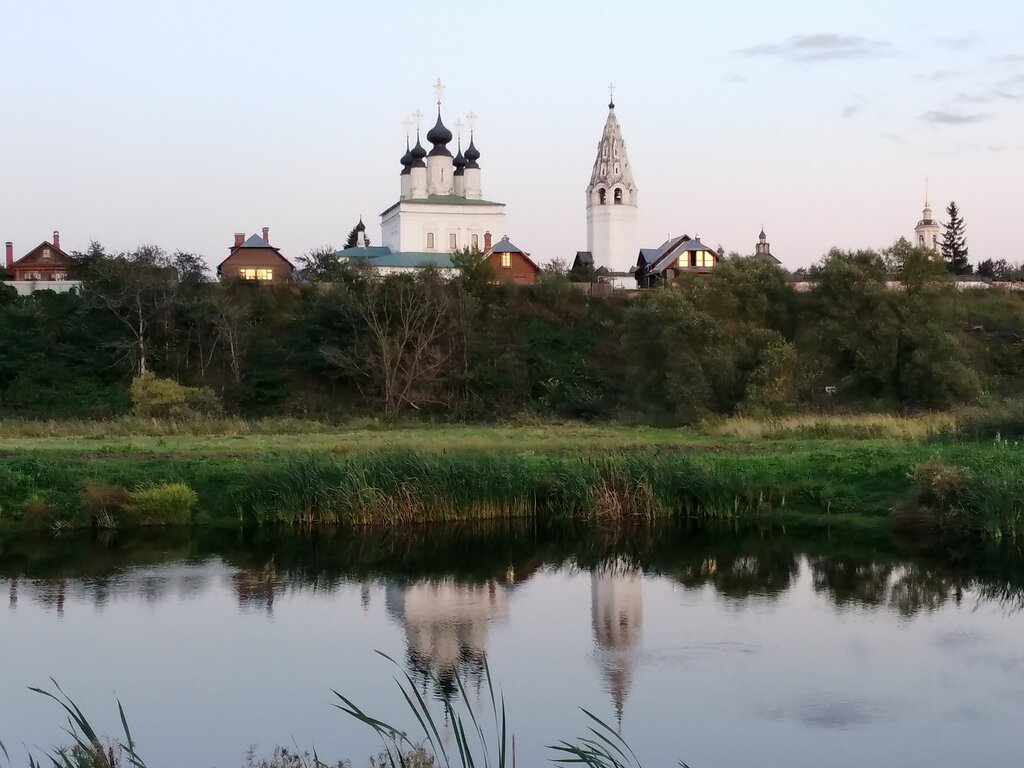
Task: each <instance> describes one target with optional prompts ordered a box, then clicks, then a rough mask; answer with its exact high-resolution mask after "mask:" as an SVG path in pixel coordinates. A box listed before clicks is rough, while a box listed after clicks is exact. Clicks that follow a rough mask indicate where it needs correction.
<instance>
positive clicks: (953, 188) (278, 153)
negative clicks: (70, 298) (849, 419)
mask: <svg viewBox="0 0 1024 768" xmlns="http://www.w3.org/2000/svg"><path fill="white" fill-rule="evenodd" d="M0 29H2V30H3V45H2V47H0V57H2V68H0V94H2V98H3V110H4V115H3V121H2V123H0V137H2V139H0V169H2V175H3V176H2V178H3V180H2V183H0V240H11V241H14V243H15V252H16V255H17V256H20V255H22V254H23V253H25V252H27V251H28V250H29V249H30V248H32V247H34V246H35V245H36V244H38V243H39V242H40V241H42V240H44V239H48V238H49V236H50V233H51V232H52V231H53V230H54V229H58V230H60V231H61V235H62V246H63V247H64V248H65V250H84V249H85V248H87V247H88V245H89V242H90V241H91V240H97V241H99V242H101V243H102V244H103V245H104V246H106V248H107V249H108V251H122V250H130V249H133V248H135V247H137V246H138V245H141V244H150V243H152V244H157V245H160V246H162V247H163V248H165V249H167V250H168V251H174V250H179V249H180V250H184V251H190V252H194V253H199V254H202V255H204V256H205V257H206V258H207V259H208V260H209V261H210V262H211V263H212V264H215V263H216V262H217V261H219V260H221V259H222V258H223V257H224V256H226V255H227V253H228V248H229V246H230V245H231V243H232V241H233V237H232V235H233V233H234V232H241V231H245V232H247V233H249V234H251V233H253V232H258V231H259V230H260V229H261V228H262V227H265V226H266V227H269V228H270V239H271V241H272V243H273V244H274V245H277V246H278V247H280V248H281V249H282V252H283V253H284V255H286V256H288V257H291V258H293V259H294V258H295V257H297V256H300V255H301V254H303V253H305V252H307V251H309V250H311V249H314V248H318V247H321V246H323V245H328V244H331V245H335V246H338V247H340V246H341V245H342V244H343V243H344V240H345V238H346V236H347V234H348V232H349V230H350V229H351V227H352V226H353V225H354V224H355V222H356V220H357V219H358V217H359V216H360V214H361V215H362V216H363V217H364V220H365V222H366V224H367V228H368V233H369V235H370V238H371V241H373V242H375V243H379V242H380V228H379V213H380V212H381V211H383V210H384V209H385V208H387V207H388V206H390V205H391V204H392V203H394V202H395V201H396V200H397V199H398V192H399V178H398V174H399V171H400V170H401V167H400V166H399V163H398V161H399V158H400V157H401V155H402V154H403V152H404V149H405V145H404V128H403V126H402V121H403V120H404V119H405V118H406V117H407V116H408V115H410V114H411V113H413V112H414V111H415V110H417V109H420V110H422V111H423V112H425V113H428V114H431V113H432V111H433V109H434V106H433V101H434V96H433V90H432V85H433V83H434V81H435V80H436V79H437V78H438V77H440V78H441V79H442V81H443V82H444V83H445V85H446V89H445V93H444V105H443V110H444V117H445V120H446V122H447V123H448V125H449V127H451V125H452V124H453V123H454V122H455V120H456V119H458V118H459V117H461V116H463V115H465V114H466V113H468V112H469V111H471V110H472V111H473V112H475V113H476V114H477V115H478V121H477V124H476V125H477V131H476V139H477V146H478V147H479V149H480V151H481V159H480V165H481V167H482V183H483V192H484V197H485V198H487V199H491V200H497V201H501V202H504V203H506V204H507V206H508V207H507V217H506V219H507V221H506V223H507V226H508V232H507V233H506V234H508V235H509V236H510V238H511V239H512V241H513V242H514V243H516V244H517V245H518V246H520V247H521V248H523V249H524V250H526V251H528V252H530V253H532V254H533V255H534V257H536V258H537V259H538V260H539V261H541V262H546V261H549V260H551V259H555V258H561V259H566V260H571V259H572V257H573V255H574V254H575V252H576V251H577V250H583V249H584V248H585V247H586V211H585V189H586V186H587V183H588V181H589V178H590V172H591V168H592V166H593V162H594V156H595V152H596V149H597V143H598V140H599V138H600V136H601V130H602V127H603V125H604V121H605V118H606V115H607V102H608V88H607V86H608V84H609V83H614V84H615V86H616V89H615V102H616V113H617V116H618V119H619V122H620V124H621V126H622V131H623V136H624V138H625V141H626V145H627V150H628V153H629V158H630V163H631V165H632V168H633V175H634V178H635V180H636V184H637V186H638V188H639V232H640V238H641V243H640V245H641V246H644V247H653V246H656V245H658V244H659V243H661V242H662V241H663V240H664V239H665V237H666V236H667V235H668V234H669V233H674V234H681V233H684V232H686V233H689V234H691V235H694V234H699V235H700V237H701V238H702V239H703V240H704V241H705V242H707V243H709V244H712V245H714V246H717V245H722V246H723V247H724V248H725V249H726V250H727V251H738V252H740V253H744V254H746V253H750V252H752V251H753V246H754V243H755V241H756V238H757V233H758V231H759V230H760V228H761V226H762V225H763V226H764V228H765V231H766V232H767V234H768V236H769V241H770V242H771V243H772V252H773V253H774V254H775V255H776V256H778V257H779V258H780V259H781V260H782V261H783V263H784V264H785V265H786V266H787V267H791V268H795V267H800V266H806V265H809V264H812V263H814V262H815V261H817V260H818V259H819V258H820V257H821V256H822V255H823V254H824V253H825V252H827V251H828V249H829V248H831V247H833V246H837V247H840V248H844V249H846V248H849V249H852V248H879V247H884V246H886V245H890V244H892V242H893V241H894V240H895V239H896V238H898V237H900V236H907V237H910V236H911V235H912V234H913V227H914V225H915V224H916V222H917V220H918V219H919V218H920V215H921V208H922V204H923V198H924V192H925V179H926V178H927V179H928V180H929V182H928V183H929V188H930V196H931V201H932V206H933V208H934V209H935V211H936V214H939V213H940V212H941V211H942V209H944V208H945V206H946V205H947V204H948V202H949V201H950V200H954V199H955V200H956V201H957V203H958V205H959V207H960V209H961V212H962V214H963V216H964V219H965V221H966V224H967V236H968V245H969V247H970V254H971V258H972V260H974V261H976V262H977V261H980V260H982V259H985V258H996V259H998V258H1006V259H1009V260H1011V261H1013V260H1019V259H1021V258H1024V254H1021V247H1020V244H1019V242H1018V241H1016V237H1018V236H1019V232H1020V231H1021V228H1020V225H1019V222H1018V219H1019V217H1020V213H1021V211H1020V208H1021V204H1022V188H1024V186H1022V179H1024V42H1022V38H1021V36H1020V30H1021V29H1024V3H1021V2H1012V1H1011V0H995V1H994V0H975V1H974V2H971V3H964V2H962V0H960V1H959V2H948V1H947V0H935V1H934V2H929V3H921V2H917V0H900V1H899V2H894V1H893V0H888V1H887V2H876V0H862V2H859V3H843V4H839V3H822V2H820V0H778V1H777V2H774V3H766V2H763V3H755V2H751V1H750V0H748V1H747V2H736V1H734V0H719V2H716V3H709V2H701V3H695V2H684V1H683V0H675V1H674V2H669V1H668V0H664V1H662V2H652V1H647V0H632V2H622V1H621V0H620V1H619V2H605V1H604V0H558V2H553V1H552V0H518V2H515V3H508V2H500V3H499V2H490V1H489V0H476V2H450V3H447V4H439V3H415V4H413V3H406V2H392V3H364V2H351V1H349V0H333V1H330V2H328V1H327V0H291V1H290V2H284V1H283V0H280V1H277V2H271V1H270V0H244V1H243V0H176V1H175V2H164V0H148V2H138V1H137V0H131V1H129V0H90V2H88V3H82V2H80V0H47V2H34V3H15V2H14V1H13V0H0ZM425 127H429V126H425ZM940 218H942V217H941V216H940Z"/></svg>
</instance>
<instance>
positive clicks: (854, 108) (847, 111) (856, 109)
mask: <svg viewBox="0 0 1024 768" xmlns="http://www.w3.org/2000/svg"><path fill="white" fill-rule="evenodd" d="M863 111H864V105H863V104H851V105H850V106H848V107H845V108H844V109H843V111H842V112H840V113H839V116H840V117H841V118H843V119H844V120H849V119H850V118H851V117H856V116H857V115H859V114H860V113H861V112H863Z"/></svg>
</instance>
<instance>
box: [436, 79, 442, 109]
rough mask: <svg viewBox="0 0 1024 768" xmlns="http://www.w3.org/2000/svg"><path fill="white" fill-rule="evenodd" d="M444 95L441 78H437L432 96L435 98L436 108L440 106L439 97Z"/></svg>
mask: <svg viewBox="0 0 1024 768" xmlns="http://www.w3.org/2000/svg"><path fill="white" fill-rule="evenodd" d="M443 94H444V84H443V83H442V82H441V78H440V77H439V78H437V82H436V83H434V95H435V96H437V106H439V107H440V106H441V96H442V95H443Z"/></svg>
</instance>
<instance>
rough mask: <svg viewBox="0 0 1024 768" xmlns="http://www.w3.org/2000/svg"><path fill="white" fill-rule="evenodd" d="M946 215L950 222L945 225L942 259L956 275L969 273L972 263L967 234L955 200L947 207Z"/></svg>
mask: <svg viewBox="0 0 1024 768" xmlns="http://www.w3.org/2000/svg"><path fill="white" fill-rule="evenodd" d="M946 215H947V216H949V223H948V224H945V225H943V226H944V229H945V231H944V232H943V233H942V259H943V261H945V262H946V268H947V269H949V271H950V272H952V273H953V274H954V275H969V274H970V273H971V264H970V262H969V261H968V260H967V235H966V231H965V228H964V220H963V219H962V218H960V209H959V208H958V207H957V204H956V201H955V200H954V201H953V202H951V203H950V204H949V207H948V208H946Z"/></svg>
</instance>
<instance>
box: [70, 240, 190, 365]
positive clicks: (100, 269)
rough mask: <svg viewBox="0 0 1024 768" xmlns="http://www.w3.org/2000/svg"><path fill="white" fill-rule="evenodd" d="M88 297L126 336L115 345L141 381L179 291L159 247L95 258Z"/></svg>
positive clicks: (89, 274)
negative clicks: (154, 344) (111, 318)
mask: <svg viewBox="0 0 1024 768" xmlns="http://www.w3.org/2000/svg"><path fill="white" fill-rule="evenodd" d="M85 277H86V279H85V281H84V285H83V289H84V291H83V292H84V297H85V299H86V302H87V303H88V305H89V306H91V307H94V308H97V309H102V310H106V311H107V312H109V313H110V314H111V315H113V316H114V317H115V318H116V319H117V320H118V322H119V323H120V324H121V326H122V327H123V329H124V330H125V331H126V334H125V338H124V339H123V340H122V341H120V342H118V343H117V346H118V347H119V348H120V349H121V350H122V359H128V360H130V361H131V367H132V369H133V370H134V371H135V373H136V374H137V375H139V376H142V375H144V374H145V373H146V372H147V371H148V370H149V361H150V355H151V353H152V346H153V341H154V339H155V337H156V336H158V335H159V334H160V333H165V334H166V333H167V331H169V330H170V328H171V327H172V325H173V323H172V316H173V312H174V308H175V298H176V294H177V289H178V279H177V272H176V271H175V268H174V266H173V265H172V264H171V262H170V260H169V259H168V258H167V255H166V254H165V253H164V252H163V251H162V250H161V249H160V248H157V247H156V246H152V245H144V246H141V247H140V248H137V249H136V250H135V251H133V252H132V253H128V254H121V255H120V256H117V257H115V258H97V259H96V260H95V261H94V262H93V263H92V264H91V265H89V267H88V271H87V272H86V275H85Z"/></svg>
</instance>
